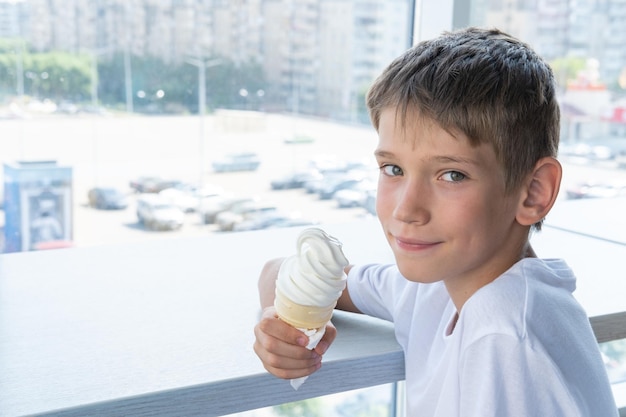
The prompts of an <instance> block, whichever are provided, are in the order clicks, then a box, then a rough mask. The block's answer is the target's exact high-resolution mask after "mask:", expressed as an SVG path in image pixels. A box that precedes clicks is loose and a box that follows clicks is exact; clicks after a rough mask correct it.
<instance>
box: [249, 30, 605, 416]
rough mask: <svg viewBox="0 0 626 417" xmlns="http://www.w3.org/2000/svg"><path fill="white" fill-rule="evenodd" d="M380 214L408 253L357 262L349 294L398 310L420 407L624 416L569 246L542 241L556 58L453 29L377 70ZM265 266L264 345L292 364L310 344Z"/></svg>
mask: <svg viewBox="0 0 626 417" xmlns="http://www.w3.org/2000/svg"><path fill="white" fill-rule="evenodd" d="M367 105H368V108H369V111H370V117H371V120H372V123H373V125H374V127H375V128H376V130H377V132H378V135H379V144H378V147H377V149H376V151H375V155H376V159H377V161H378V165H379V168H380V177H379V183H378V194H377V203H376V209H377V215H378V217H379V220H380V223H381V225H382V227H383V231H384V233H385V236H386V237H387V240H388V243H389V245H390V246H391V248H392V250H393V253H394V256H395V260H396V264H395V265H363V266H353V267H351V268H348V271H347V272H348V284H347V287H346V290H345V291H344V293H343V295H342V296H341V298H340V300H339V302H338V305H337V306H338V308H340V309H344V310H348V311H354V312H362V313H365V314H369V315H372V316H376V317H380V318H383V319H386V320H390V321H393V322H394V327H395V333H396V337H397V340H398V342H399V343H400V345H401V346H402V347H403V349H404V352H405V365H406V396H407V403H408V404H407V410H408V412H407V415H408V416H446V417H448V416H480V417H485V416H494V417H495V416H498V417H502V416H551V417H552V416H567V417H572V416H589V417H599V416H617V408H616V406H615V403H614V400H613V397H612V393H611V388H610V385H609V382H608V378H607V375H606V372H605V369H604V365H603V362H602V359H601V357H600V353H599V351H598V347H597V343H596V340H595V338H594V335H593V332H592V330H591V327H590V325H589V321H588V318H587V316H586V314H585V312H584V311H583V309H582V308H581V307H580V306H579V304H578V303H577V302H576V301H575V299H574V298H573V296H572V294H571V293H572V291H573V290H574V288H575V277H574V275H573V273H572V272H571V270H570V269H569V268H568V267H567V265H566V264H565V263H564V262H563V261H561V260H554V259H552V260H541V259H538V258H536V257H535V254H534V253H533V251H532V248H531V247H530V245H529V234H530V232H531V230H532V229H536V230H539V229H540V228H541V223H542V221H543V219H544V217H545V216H546V215H547V214H548V212H549V211H550V209H551V208H552V206H553V204H554V201H555V199H556V197H557V194H558V190H559V185H560V180H561V166H560V164H559V163H558V161H557V160H556V159H555V158H556V153H557V147H558V139H559V108H558V104H557V101H556V97H555V86H554V78H553V74H552V72H551V70H550V68H549V67H548V66H547V64H546V63H545V62H544V61H543V60H541V58H539V57H538V56H537V55H536V54H535V53H534V52H533V51H532V50H531V49H530V48H529V47H528V46H527V45H525V44H523V43H521V42H520V41H518V40H516V39H514V38H512V37H510V36H508V35H506V34H504V33H502V32H500V31H497V30H481V29H476V28H470V29H466V30H462V31H457V32H452V33H445V34H444V35H442V36H441V37H439V38H437V39H434V40H430V41H425V42H422V43H420V44H419V45H417V46H416V47H414V48H412V49H410V50H408V51H407V52H406V53H405V54H403V55H402V56H400V57H399V58H397V59H396V60H395V61H394V62H392V63H391V64H390V65H389V67H388V68H387V69H386V70H385V71H384V72H383V73H382V75H381V76H380V77H379V78H378V79H377V80H376V81H375V83H374V85H373V86H372V88H371V89H370V91H369V93H368V97H367ZM279 264H280V260H274V261H270V262H268V263H267V264H266V266H265V268H264V270H263V271H262V273H261V278H260V280H259V288H260V297H261V304H262V307H264V308H265V309H264V314H263V318H262V319H261V321H260V322H259V324H258V325H257V326H256V328H255V334H256V338H257V339H256V343H255V351H256V353H257V355H258V356H259V357H260V358H261V360H262V361H263V363H264V366H265V367H266V369H267V370H268V371H270V372H271V373H273V374H274V375H276V376H279V377H282V378H295V377H299V376H303V375H308V374H310V373H312V372H314V371H315V370H316V369H318V368H319V367H320V365H321V355H322V354H323V353H324V352H325V350H326V349H327V348H328V346H329V344H330V343H332V340H334V337H335V331H334V329H333V328H332V327H330V328H329V329H328V330H330V331H327V336H326V337H325V339H323V341H322V342H321V343H320V344H319V345H318V347H317V348H316V349H315V350H313V351H307V350H306V349H305V348H304V347H303V346H305V345H306V342H307V341H306V337H305V336H303V335H302V334H301V333H299V332H298V331H297V330H295V329H292V328H290V327H289V326H287V325H285V324H284V323H282V322H281V321H280V320H278V319H277V318H276V314H275V311H274V310H273V308H272V307H271V305H272V303H273V294H274V280H275V277H276V271H277V269H278V266H279Z"/></svg>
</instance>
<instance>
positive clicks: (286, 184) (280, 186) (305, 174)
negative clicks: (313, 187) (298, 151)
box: [270, 169, 323, 190]
mask: <svg viewBox="0 0 626 417" xmlns="http://www.w3.org/2000/svg"><path fill="white" fill-rule="evenodd" d="M322 178H323V175H322V174H321V173H320V172H319V171H318V170H315V169H309V170H305V171H294V172H291V173H289V174H286V175H283V176H282V177H279V178H275V179H273V180H272V181H271V182H270V185H271V187H272V190H289V189H294V188H302V187H304V186H305V185H306V184H307V183H308V182H310V181H315V180H321V179H322Z"/></svg>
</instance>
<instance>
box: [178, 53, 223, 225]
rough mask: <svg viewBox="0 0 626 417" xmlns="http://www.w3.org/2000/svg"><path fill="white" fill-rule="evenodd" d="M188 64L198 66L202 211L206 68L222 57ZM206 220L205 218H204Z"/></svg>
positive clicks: (218, 61) (192, 59)
mask: <svg viewBox="0 0 626 417" xmlns="http://www.w3.org/2000/svg"><path fill="white" fill-rule="evenodd" d="M185 62H187V63H188V64H191V65H194V66H196V67H198V116H199V118H200V132H199V138H198V175H199V179H198V190H199V193H198V198H199V199H200V201H199V207H198V212H199V213H200V216H202V217H204V213H202V195H201V193H202V188H203V187H204V114H205V111H206V69H207V68H212V67H216V66H218V65H220V64H221V63H222V60H221V59H205V58H199V57H189V58H187V59H186V60H185ZM203 220H204V219H203Z"/></svg>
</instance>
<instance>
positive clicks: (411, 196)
mask: <svg viewBox="0 0 626 417" xmlns="http://www.w3.org/2000/svg"><path fill="white" fill-rule="evenodd" d="M429 194H430V192H429V190H428V186H427V185H425V184H420V183H419V182H418V181H415V182H410V183H407V185H406V186H405V187H403V188H402V189H400V190H398V194H397V195H396V197H397V199H396V204H395V208H394V210H393V216H394V218H396V219H397V220H400V221H402V222H404V223H415V224H426V223H428V222H429V221H430V210H429V209H428V201H429Z"/></svg>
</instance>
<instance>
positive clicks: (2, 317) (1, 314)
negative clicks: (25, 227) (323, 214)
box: [0, 219, 626, 416]
mask: <svg viewBox="0 0 626 417" xmlns="http://www.w3.org/2000/svg"><path fill="white" fill-rule="evenodd" d="M561 226H562V225H561ZM561 226H559V227H561ZM324 228H325V229H326V230H328V231H329V232H330V233H331V234H333V235H335V236H336V237H338V238H339V239H340V240H342V241H343V242H344V249H345V253H346V255H347V256H348V258H349V259H350V261H352V262H353V263H362V262H387V261H391V260H392V257H391V254H390V252H389V250H388V248H387V246H386V243H385V241H384V238H383V236H382V233H381V231H380V226H379V225H378V223H377V221H376V220H374V219H369V220H368V219H364V220H360V221H355V222H352V223H349V224H341V225H327V226H325V227H324ZM299 230H300V229H276V230H271V231H260V232H249V233H248V232H246V233H231V234H220V235H209V236H207V237H203V238H184V239H172V240H158V241H152V242H147V243H141V244H128V245H115V246H99V247H86V248H75V249H63V250H56V251H43V252H29V253H14V254H5V255H1V256H0V414H1V415H2V416H21V415H31V414H39V415H58V416H85V415H111V416H113V415H125V416H139V415H150V416H185V415H200V414H201V415H204V416H219V415H224V414H230V413H235V412H238V411H244V410H248V409H254V408H258V407H264V406H269V405H274V404H280V403H284V402H290V401H295V400H299V399H304V398H310V397H315V396H320V395H325V394H330V393H334V392H340V391H347V390H351V389H356V388H361V387H366V386H372V385H379V384H383V383H387V382H393V381H397V380H401V379H403V378H404V369H403V355H402V352H401V350H400V348H399V346H398V345H397V343H396V342H395V339H394V336H393V330H392V327H391V325H390V324H389V323H386V322H383V321H379V320H375V319H372V318H368V317H364V316H359V315H353V314H348V313H341V312H339V313H337V314H336V316H335V318H334V322H335V324H336V326H337V328H338V337H337V340H336V342H335V343H334V344H333V346H332V347H331V349H330V350H329V352H328V353H327V355H326V357H325V361H324V366H323V367H322V369H321V370H320V371H319V372H317V373H315V374H314V375H312V376H311V377H310V378H309V379H308V380H307V381H306V383H305V384H304V385H303V386H302V387H301V388H300V389H299V390H298V391H294V390H293V389H292V388H291V386H290V385H289V383H288V381H284V380H280V379H277V378H274V377H273V376H271V375H269V374H267V373H266V372H265V370H264V369H263V367H262V366H261V364H260V362H259V360H258V359H257V357H256V356H255V354H254V352H253V350H252V343H253V340H254V335H253V327H254V325H255V324H256V322H257V320H258V315H259V313H260V310H259V307H258V298H257V288H256V281H257V278H258V273H259V271H260V270H261V267H262V266H263V263H264V262H265V261H266V260H267V259H269V258H272V257H278V256H284V255H288V254H290V253H293V252H294V251H295V238H296V236H297V234H298V232H299ZM621 236H626V234H622V235H621ZM534 241H535V248H536V250H537V251H538V253H540V254H541V255H542V256H545V257H565V258H566V259H567V260H568V262H569V263H570V265H571V266H572V267H573V268H574V269H575V270H576V271H577V272H578V275H579V286H578V288H579V289H578V290H577V292H576V296H577V297H578V298H579V300H580V301H581V302H582V303H583V305H584V306H585V308H586V309H587V311H588V312H589V314H590V315H603V314H608V313H614V312H619V311H626V299H625V298H624V297H623V294H625V293H626V291H624V290H625V289H626V288H624V286H626V281H625V280H624V279H623V273H624V272H623V267H621V266H623V259H624V258H625V257H626V246H625V245H622V244H620V243H619V242H614V241H604V240H600V239H596V238H592V237H588V236H582V235H580V234H577V233H572V232H571V231H567V230H560V229H555V228H550V227H546V228H545V230H544V232H542V233H541V234H540V235H538V236H537V237H535V238H534ZM589 253H593V254H594V255H593V258H592V259H589V257H588V254H589ZM598 265H601V266H602V268H604V269H603V271H602V272H599V271H598ZM591 266H593V268H592V267H591ZM618 278H622V279H618ZM621 405H622V406H623V405H624V404H621Z"/></svg>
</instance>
